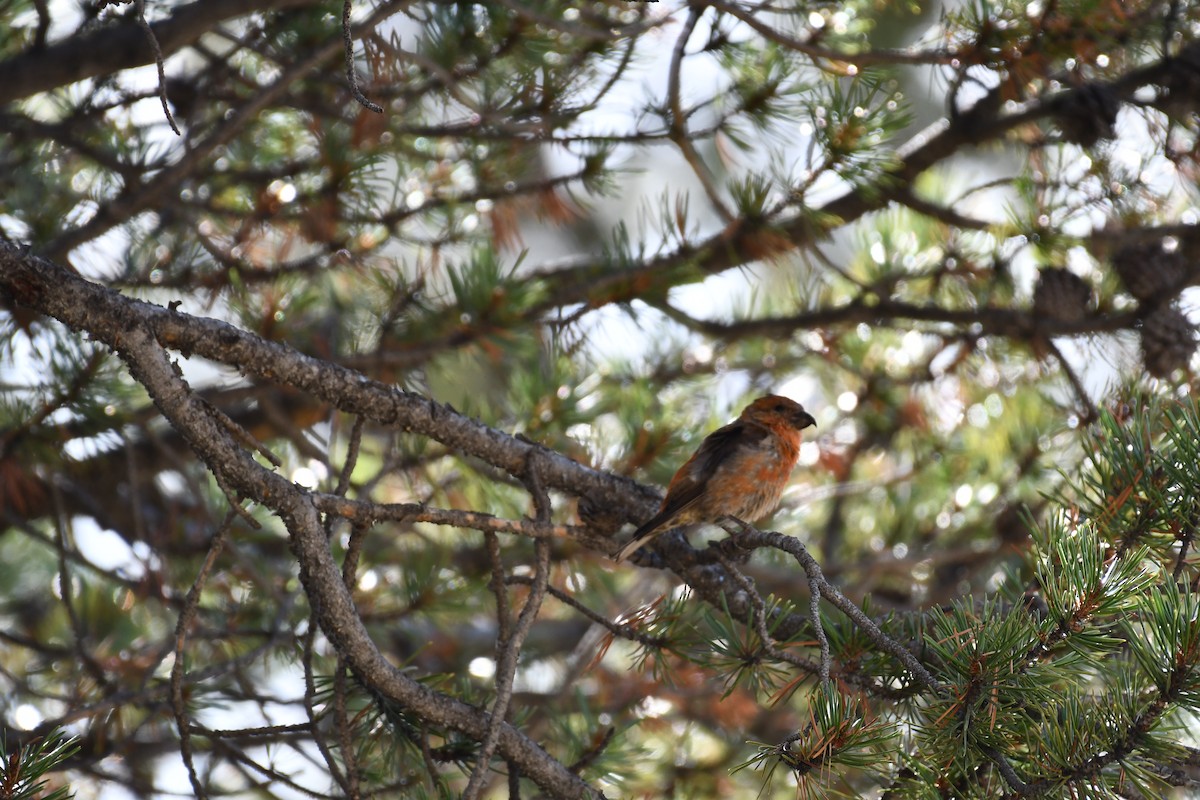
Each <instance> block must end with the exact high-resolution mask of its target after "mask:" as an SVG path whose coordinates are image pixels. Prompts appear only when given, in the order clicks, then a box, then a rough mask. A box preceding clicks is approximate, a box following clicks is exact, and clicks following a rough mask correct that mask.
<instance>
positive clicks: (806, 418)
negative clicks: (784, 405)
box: [796, 411, 817, 430]
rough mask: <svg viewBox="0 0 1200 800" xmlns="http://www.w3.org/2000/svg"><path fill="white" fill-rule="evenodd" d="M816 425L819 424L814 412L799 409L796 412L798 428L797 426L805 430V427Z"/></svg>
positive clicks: (798, 428)
mask: <svg viewBox="0 0 1200 800" xmlns="http://www.w3.org/2000/svg"><path fill="white" fill-rule="evenodd" d="M816 425H817V421H816V420H815V419H813V415H812V414H809V413H808V412H807V411H797V412H796V428H797V430H804V429H805V428H810V427H816Z"/></svg>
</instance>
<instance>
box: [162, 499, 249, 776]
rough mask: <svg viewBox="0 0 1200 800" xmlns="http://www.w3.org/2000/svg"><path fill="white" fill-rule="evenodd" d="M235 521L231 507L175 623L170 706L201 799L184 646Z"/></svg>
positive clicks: (215, 534) (183, 754)
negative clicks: (185, 698) (186, 692)
mask: <svg viewBox="0 0 1200 800" xmlns="http://www.w3.org/2000/svg"><path fill="white" fill-rule="evenodd" d="M236 518H237V512H236V511H234V510H233V509H232V508H231V509H230V510H229V511H227V512H226V513H225V519H224V521H223V522H222V523H221V527H219V528H217V531H216V533H214V534H213V537H212V542H211V543H210V544H209V546H208V554H207V555H205V557H204V563H203V564H201V565H200V572H199V573H198V574H197V575H196V580H194V581H192V587H191V588H190V589H188V593H187V597H186V598H185V600H184V604H183V608H182V609H180V611H179V620H178V621H177V622H176V623H175V663H174V664H172V665H171V707H172V709H173V710H174V711H175V726H176V728H178V730H179V754H180V756H182V758H183V765H184V766H185V767H186V768H187V773H188V780H189V781H191V784H192V793H193V794H194V795H195V796H196V797H198V798H200V800H203V799H204V798H205V797H207V796H208V795H207V793H206V792H205V790H204V785H203V784H202V783H201V782H200V777H199V776H198V775H197V774H196V765H195V763H194V762H193V760H192V736H191V725H190V724H189V723H188V713H187V704H186V703H184V701H183V646H184V643H185V642H186V641H187V632H188V628H190V627H191V625H192V620H193V619H194V618H195V616H196V610H197V608H198V607H199V605H200V594H201V593H202V592H203V591H204V584H205V583H207V582H208V576H209V573H211V572H212V568H213V565H214V564H216V562H217V556H218V555H220V553H221V548H222V547H224V545H225V536H226V534H227V533H228V532H229V529H230V528H232V527H233V521H234V520H235V519H236Z"/></svg>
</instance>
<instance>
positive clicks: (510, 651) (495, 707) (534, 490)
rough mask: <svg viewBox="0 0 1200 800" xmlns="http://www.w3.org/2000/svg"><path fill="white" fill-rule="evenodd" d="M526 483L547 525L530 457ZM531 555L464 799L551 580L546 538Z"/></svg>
mask: <svg viewBox="0 0 1200 800" xmlns="http://www.w3.org/2000/svg"><path fill="white" fill-rule="evenodd" d="M525 484H526V486H527V487H528V489H529V494H530V495H531V496H532V497H533V502H534V507H535V509H536V515H537V521H538V522H539V523H541V524H544V525H548V524H549V523H550V496H549V494H548V493H547V492H546V489H545V487H544V486H543V485H542V481H541V479H540V478H539V477H538V474H537V467H536V462H533V460H532V459H531V463H530V464H529V466H528V468H527V469H526V476H525ZM534 558H535V559H536V562H535V564H534V573H533V586H532V587H531V588H530V590H529V596H528V597H527V598H526V599H525V605H524V606H522V607H521V614H520V616H519V617H518V618H517V624H516V626H515V627H514V629H513V631H512V635H511V636H510V637H509V638H508V641H507V643H506V644H505V647H504V650H503V652H502V653H501V654H500V658H499V659H498V663H497V664H496V700H495V702H494V703H493V704H492V710H491V719H490V720H489V721H488V730H487V736H485V737H484V740H483V745H482V747H480V749H479V755H478V757H477V759H476V761H475V768H474V769H473V770H472V771H471V778H470V780H469V781H468V782H467V788H466V789H465V790H463V794H462V797H463V800H475V798H477V797H479V793H480V792H481V791H483V787H484V783H485V778H486V775H487V770H488V762H489V761H491V758H492V753H493V752H494V751H495V749H496V742H497V740H498V739H499V737H500V726H501V725H503V724H504V718H505V716H506V715H507V714H508V706H509V703H510V702H511V700H512V692H513V678H515V677H516V673H517V659H518V657H519V656H520V653H521V646H522V645H523V644H524V643H525V637H526V636H528V635H529V631H530V629H531V628H532V627H533V621H534V619H536V618H537V614H538V610H539V609H540V608H541V605H542V599H543V598H544V597H545V596H546V587H547V586H548V584H549V582H550V540H549V539H538V540H537V541H536V543H535V544H534Z"/></svg>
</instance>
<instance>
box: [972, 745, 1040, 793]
mask: <svg viewBox="0 0 1200 800" xmlns="http://www.w3.org/2000/svg"><path fill="white" fill-rule="evenodd" d="M983 754H984V755H986V756H987V757H988V758H990V759H991V760H992V763H993V764H995V765H996V769H997V770H999V771H1000V776H1001V777H1002V778H1004V782H1005V783H1007V784H1008V785H1009V787H1010V788H1011V789H1012V790H1013V791H1014V792H1016V793H1017V794H1018V795H1019V796H1020V797H1037V796H1038V795H1040V794H1043V793H1044V791H1043V790H1041V789H1039V788H1038V787H1035V786H1030V785H1029V784H1028V783H1026V782H1025V781H1024V780H1022V779H1021V776H1020V775H1018V774H1017V771H1016V770H1015V769H1013V766H1012V764H1009V763H1008V759H1006V758H1005V757H1004V754H1003V753H1001V752H1000V751H999V750H997V749H996V748H994V747H991V746H987V747H984V748H983Z"/></svg>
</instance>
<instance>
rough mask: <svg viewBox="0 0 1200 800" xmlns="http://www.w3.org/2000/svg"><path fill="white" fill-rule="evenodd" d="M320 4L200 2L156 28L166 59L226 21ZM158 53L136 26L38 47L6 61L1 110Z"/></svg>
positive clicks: (309, 0) (311, 0) (300, 0)
mask: <svg viewBox="0 0 1200 800" xmlns="http://www.w3.org/2000/svg"><path fill="white" fill-rule="evenodd" d="M314 5H317V2H316V0H251V1H250V2H245V1H244V0H197V1H196V2H193V3H189V4H188V5H185V6H182V7H180V8H178V9H177V10H176V11H175V12H174V13H173V14H171V16H170V17H168V18H167V19H164V20H159V21H158V22H155V23H153V24H151V25H150V31H151V33H152V34H153V37H154V41H156V42H157V43H158V47H159V50H160V51H161V54H162V56H163V57H164V58H165V57H167V56H170V55H172V54H173V53H175V52H177V51H179V50H181V49H183V48H184V47H187V46H188V45H190V44H192V43H194V42H196V41H198V40H199V39H200V38H201V37H202V36H204V35H205V34H206V33H208V32H210V31H212V30H213V29H214V28H216V26H217V25H219V24H220V23H222V22H225V21H227V20H230V19H235V18H237V17H242V16H247V15H249V14H254V13H265V12H270V11H279V10H283V9H289V8H304V7H307V6H314ZM154 59H155V51H154V47H153V46H152V44H151V42H150V40H149V39H148V38H147V36H146V33H145V32H144V31H143V30H142V28H141V27H140V26H138V25H136V24H132V25H131V24H119V25H112V26H104V27H100V28H97V29H95V30H91V31H87V30H81V31H78V32H76V33H74V34H71V35H69V36H67V37H65V38H63V39H60V40H58V41H56V42H54V43H53V44H51V45H49V46H44V47H39V46H37V44H36V42H35V44H34V46H32V47H30V48H29V49H27V50H26V51H25V52H23V53H21V54H19V55H16V56H13V57H12V58H9V59H7V60H6V61H2V62H0V106H3V105H7V104H9V103H12V102H14V101H16V100H20V99H22V98H27V97H31V96H33V95H35V94H37V93H38V92H46V91H50V90H51V89H55V88H59V87H62V86H67V85H69V84H72V83H75V82H77V81H81V80H84V79H86V78H94V77H98V76H101V75H111V74H113V73H115V72H119V71H121V70H123V69H131V68H133V67H140V66H144V65H146V64H152V63H154Z"/></svg>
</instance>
